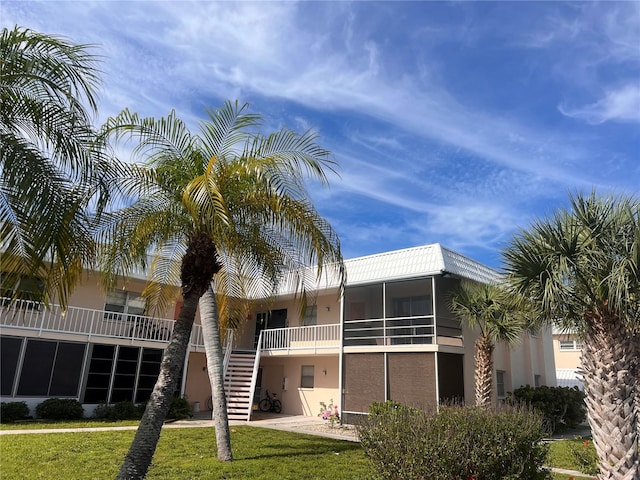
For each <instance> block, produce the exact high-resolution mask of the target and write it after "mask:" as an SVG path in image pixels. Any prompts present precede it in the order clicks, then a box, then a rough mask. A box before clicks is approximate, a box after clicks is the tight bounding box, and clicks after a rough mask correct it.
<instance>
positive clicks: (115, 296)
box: [104, 290, 146, 320]
mask: <svg viewBox="0 0 640 480" xmlns="http://www.w3.org/2000/svg"><path fill="white" fill-rule="evenodd" d="M145 305H146V301H145V299H144V297H143V296H142V295H141V294H139V293H135V292H127V291H126V290H114V291H112V292H110V293H109V294H107V299H106V301H105V304H104V309H105V312H107V313H105V314H104V318H105V319H107V320H122V319H127V317H128V316H129V315H143V314H144V309H145Z"/></svg>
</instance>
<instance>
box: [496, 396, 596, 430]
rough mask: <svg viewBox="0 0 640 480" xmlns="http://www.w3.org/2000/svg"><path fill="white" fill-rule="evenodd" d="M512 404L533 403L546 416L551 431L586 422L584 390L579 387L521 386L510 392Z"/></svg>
mask: <svg viewBox="0 0 640 480" xmlns="http://www.w3.org/2000/svg"><path fill="white" fill-rule="evenodd" d="M507 401H508V402H509V403H512V404H518V403H519V404H526V405H531V406H532V407H533V408H535V409H536V410H539V411H540V413H542V415H543V416H544V419H545V423H546V425H547V427H548V429H549V431H550V433H557V432H561V431H564V430H566V429H568V428H575V427H577V426H578V425H580V424H581V423H582V422H584V420H585V418H586V415H587V413H586V407H585V403H584V392H582V391H581V390H579V389H578V387H547V386H541V387H536V388H533V387H530V386H529V385H527V386H526V387H520V388H518V389H516V390H514V391H513V393H511V394H509V397H508V399H507Z"/></svg>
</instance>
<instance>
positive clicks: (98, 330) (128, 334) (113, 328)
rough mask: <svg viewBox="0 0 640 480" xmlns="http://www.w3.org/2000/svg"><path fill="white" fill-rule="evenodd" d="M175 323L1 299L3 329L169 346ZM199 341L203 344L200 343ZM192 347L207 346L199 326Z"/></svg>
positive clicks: (0, 315) (0, 316) (193, 335)
mask: <svg viewBox="0 0 640 480" xmlns="http://www.w3.org/2000/svg"><path fill="white" fill-rule="evenodd" d="M174 324H175V321H174V320H170V319H166V318H156V317H148V316H144V315H128V314H124V313H116V312H107V311H105V310H94V309H90V308H80V307H67V308H66V309H63V308H62V307H61V306H60V305H56V304H50V305H48V306H46V307H45V305H44V304H42V303H38V302H32V301H26V300H14V301H10V300H9V299H8V298H0V326H1V327H2V328H6V329H13V328H15V329H22V330H31V331H37V332H38V334H39V335H42V333H43V332H52V333H68V334H77V335H82V336H84V337H87V338H88V339H90V338H91V337H111V338H124V339H128V340H131V341H132V342H133V341H135V340H141V341H151V342H160V343H168V341H169V337H170V336H171V332H172V331H173V326H174ZM198 340H200V341H199V343H198ZM191 345H192V346H203V345H204V343H203V342H202V334H201V329H200V326H199V325H194V329H193V333H192V337H191Z"/></svg>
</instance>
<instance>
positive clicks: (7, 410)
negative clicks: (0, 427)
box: [0, 402, 29, 423]
mask: <svg viewBox="0 0 640 480" xmlns="http://www.w3.org/2000/svg"><path fill="white" fill-rule="evenodd" d="M28 417H29V407H28V406H27V403H26V402H2V403H1V404H0V423H12V422H15V421H16V420H24V419H25V418H28Z"/></svg>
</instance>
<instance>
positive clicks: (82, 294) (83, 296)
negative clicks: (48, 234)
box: [68, 272, 175, 319]
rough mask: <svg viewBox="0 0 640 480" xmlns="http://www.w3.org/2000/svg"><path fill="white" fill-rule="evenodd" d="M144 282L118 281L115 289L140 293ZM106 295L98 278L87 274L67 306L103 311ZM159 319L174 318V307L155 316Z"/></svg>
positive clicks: (95, 274)
mask: <svg viewBox="0 0 640 480" xmlns="http://www.w3.org/2000/svg"><path fill="white" fill-rule="evenodd" d="M145 283H146V282H145V281H144V280H138V279H126V280H122V279H121V280H119V281H118V282H117V283H116V285H115V287H114V288H115V289H117V290H127V291H129V292H136V293H140V292H142V291H143V290H144V287H145ZM106 297H107V295H106V293H105V291H104V290H103V287H102V285H101V284H100V277H99V276H98V274H97V273H95V272H89V273H87V274H86V275H85V276H84V277H83V279H82V282H81V283H80V284H79V285H78V286H77V287H76V288H75V289H74V290H73V293H72V294H71V296H70V297H69V302H68V304H69V306H71V307H78V308H90V309H94V310H103V309H104V304H105V299H106ZM156 317H159V318H171V319H173V318H175V306H173V305H172V306H170V307H168V308H167V310H166V311H165V312H164V313H163V314H159V315H156Z"/></svg>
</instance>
